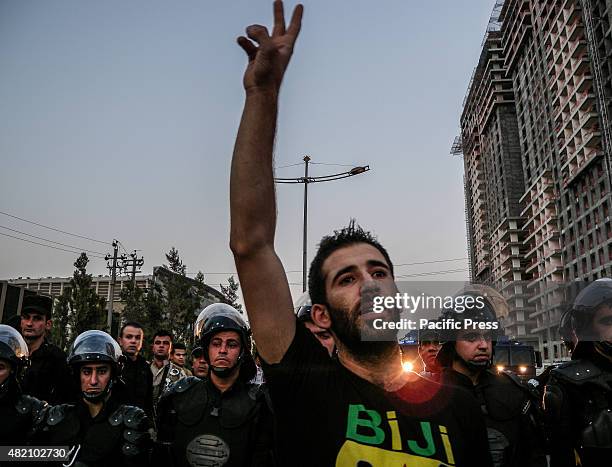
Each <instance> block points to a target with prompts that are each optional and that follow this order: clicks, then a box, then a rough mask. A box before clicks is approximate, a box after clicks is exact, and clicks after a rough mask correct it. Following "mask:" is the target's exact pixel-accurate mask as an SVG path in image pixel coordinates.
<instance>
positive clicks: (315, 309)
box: [310, 303, 331, 329]
mask: <svg viewBox="0 0 612 467" xmlns="http://www.w3.org/2000/svg"><path fill="white" fill-rule="evenodd" d="M310 319H312V322H313V323H314V324H316V325H317V326H319V327H320V328H322V329H330V328H331V317H330V316H329V311H328V309H327V307H326V306H325V305H321V304H320V303H316V304H314V305H312V309H311V310H310Z"/></svg>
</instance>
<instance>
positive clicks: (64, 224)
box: [0, 0, 494, 295]
mask: <svg viewBox="0 0 612 467" xmlns="http://www.w3.org/2000/svg"><path fill="white" fill-rule="evenodd" d="M493 3H494V2H493V1H492V0H469V1H468V0H463V1H459V2H457V1H451V0H446V1H438V2H423V1H416V0H386V1H385V2H375V1H372V0H370V1H363V0H352V1H350V2H349V1H346V0H345V1H339V0H306V1H304V6H305V13H304V19H303V26H302V32H301V35H300V37H299V39H298V44H297V46H296V50H295V53H294V56H293V59H292V62H291V64H290V66H289V70H288V71H287V75H286V77H285V80H284V83H283V89H282V91H281V103H280V113H279V126H278V135H277V142H276V149H275V166H276V167H278V169H277V170H276V175H277V177H300V176H301V175H302V173H303V166H301V165H294V164H300V162H301V161H302V158H303V157H304V155H309V156H310V157H311V158H312V162H313V163H316V165H311V169H310V174H311V175H312V176H317V175H327V174H331V173H337V172H343V171H345V170H348V169H350V167H352V166H357V165H369V166H370V168H371V170H370V171H369V172H367V173H365V174H363V175H359V176H355V177H351V178H348V179H345V180H340V181H334V182H329V183H320V184H312V185H310V186H309V197H308V205H309V212H308V217H309V221H308V222H309V225H308V227H309V228H308V258H309V260H310V259H312V257H313V255H314V252H315V248H316V245H317V243H318V241H319V240H320V238H321V237H322V236H323V235H325V234H328V233H330V232H331V231H333V230H334V229H337V228H340V227H342V226H344V225H346V224H348V222H349V220H350V219H351V218H355V219H357V221H358V223H359V224H361V225H362V226H363V227H364V228H366V229H368V230H372V231H373V232H374V233H375V234H376V235H377V236H378V238H379V240H380V242H381V243H382V244H383V245H384V246H385V247H386V248H387V250H388V251H389V253H390V255H391V258H392V260H393V261H394V263H396V264H402V265H403V266H398V267H397V270H396V274H397V275H404V276H407V277H406V278H405V280H407V279H408V278H413V277H414V278H426V279H439V280H446V281H448V280H464V279H467V277H468V273H467V272H466V271H460V272H455V273H442V274H435V275H432V276H412V275H413V274H421V273H427V272H434V273H439V272H441V271H455V270H458V269H461V270H466V269H467V259H465V258H466V246H467V245H466V233H465V214H464V198H463V182H462V180H463V163H462V160H461V159H460V158H457V157H452V156H450V155H449V149H450V146H451V144H452V142H453V139H454V137H455V135H457V134H458V133H459V117H460V114H461V110H462V102H463V98H464V96H465V93H466V90H467V86H468V83H469V79H470V76H471V74H472V70H473V68H474V66H475V65H476V62H477V59H478V56H479V54H480V49H481V42H482V38H483V35H484V31H485V29H486V25H487V22H488V19H489V16H490V13H491V8H492V6H493ZM381 4H382V5H381ZM294 5H295V2H292V1H291V2H286V6H285V8H286V11H290V10H291V9H292V8H293V6H294ZM271 20H272V2H271V1H267V0H266V1H264V0H224V1H211V0H182V1H180V2H168V1H161V0H146V1H145V0H132V1H130V2H125V1H120V0H104V1H96V2H94V1H89V2H83V1H80V0H54V1H52V2H49V1H44V0H37V1H28V2H24V1H21V0H2V1H1V2H0V69H1V70H2V71H1V73H0V278H1V279H9V278H17V277H32V278H38V277H47V276H64V277H67V276H70V275H71V274H72V271H73V269H74V267H73V262H74V260H75V259H76V257H77V256H78V253H75V252H78V251H82V250H83V249H87V250H90V253H89V254H90V256H91V262H90V264H89V268H88V270H89V272H91V273H93V274H95V275H98V274H105V273H107V269H106V262H105V261H104V260H103V259H102V258H101V257H102V256H104V254H106V253H111V252H112V248H111V246H110V242H111V241H112V239H113V238H116V239H118V240H120V242H121V245H122V248H124V249H125V250H123V249H122V250H121V251H120V253H123V252H124V251H125V252H128V253H130V252H132V250H134V249H137V250H139V251H138V254H139V255H142V256H144V260H145V264H144V267H143V273H145V274H150V273H151V272H152V268H153V266H157V265H161V264H163V263H164V262H165V257H164V253H165V252H167V251H168V250H169V249H170V248H171V247H173V246H174V247H176V248H177V249H178V250H179V252H180V255H181V257H182V259H183V261H184V263H185V264H186V265H187V268H188V273H189V274H195V273H197V272H198V271H199V270H201V271H203V272H204V274H205V280H206V282H207V283H209V284H211V285H213V286H215V287H218V285H219V283H225V282H226V280H227V277H228V276H229V275H231V274H232V273H233V272H234V271H235V268H234V263H233V258H232V255H231V252H230V250H229V247H228V239H229V168H230V160H231V155H232V149H233V144H234V139H235V136H236V131H237V128H238V122H239V119H240V114H241V111H242V105H243V102H244V92H243V88H242V75H243V72H244V69H245V65H246V58H245V56H244V53H243V51H242V50H241V49H240V47H238V46H237V45H236V42H235V40H236V37H237V36H239V35H241V34H243V32H244V29H245V27H246V26H248V25H249V24H254V23H259V24H264V25H267V26H270V25H271ZM331 164H337V165H331ZM286 166H291V167H286ZM277 198H278V225H277V235H276V249H277V251H278V254H279V256H280V258H281V259H282V260H283V263H284V265H285V269H286V270H288V271H296V272H289V273H288V278H289V282H290V284H292V291H293V292H294V295H295V294H298V295H299V292H300V291H301V272H300V270H301V262H302V251H301V249H302V216H303V212H302V209H303V185H278V186H277ZM7 214H9V215H11V216H16V217H20V218H22V219H26V220H28V221H31V222H35V223H38V224H41V225H44V226H48V227H53V228H55V229H57V230H62V231H64V232H69V233H72V234H76V235H80V236H81V237H87V238H80V237H76V236H71V235H67V234H66V233H61V232H58V231H55V230H50V229H47V228H44V227H41V226H37V225H34V224H32V223H28V222H24V221H22V220H19V219H16V218H15V217H10V216H8V215H7ZM10 229H12V230H10ZM26 234H28V235H29V236H27V235H26ZM8 235H10V236H12V237H9V236H8ZM13 237H19V238H22V239H26V240H30V241H31V242H38V243H43V244H46V245H51V246H55V247H56V248H63V249H66V250H70V252H67V251H63V250H59V249H53V248H49V247H44V246H40V245H36V244H34V243H28V242H25V241H23V240H18V239H16V238H13ZM35 237H39V238H38V239H37V238H35ZM42 239H44V240H42ZM92 239H93V240H98V242H96V241H93V240H92ZM46 240H51V241H53V242H57V243H49V242H48V241H46ZM100 241H102V242H105V243H100ZM60 243H61V244H64V245H60ZM458 258H463V259H461V260H459V261H445V262H436V263H427V262H431V261H440V260H447V259H453V260H455V259H458ZM406 263H427V264H407V265H405V264H406Z"/></svg>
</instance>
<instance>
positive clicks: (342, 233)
mask: <svg viewBox="0 0 612 467" xmlns="http://www.w3.org/2000/svg"><path fill="white" fill-rule="evenodd" d="M357 243H366V244H368V245H372V246H373V247H374V248H376V249H377V250H378V251H380V253H381V254H382V255H383V257H384V258H385V260H386V261H387V263H388V265H389V269H390V270H391V275H394V273H393V263H392V262H391V258H389V253H387V250H385V248H384V247H383V246H382V245H381V244H380V243H378V240H377V239H376V237H375V236H374V235H373V234H372V233H371V232H368V231H366V230H363V228H362V227H361V226H360V225H359V224H357V223H356V222H355V219H351V220H350V222H349V225H348V226H346V227H344V228H342V229H340V230H334V233H333V235H327V236H325V237H323V238H322V239H321V242H320V243H319V249H318V250H317V254H316V255H315V257H314V259H313V260H312V263H310V271H309V272H308V290H309V292H310V299H311V300H312V303H313V304H314V303H319V304H324V305H326V304H327V296H326V294H325V277H324V276H323V263H324V262H325V260H326V259H327V258H329V256H330V255H331V254H332V253H333V252H334V251H336V250H338V249H340V248H344V247H347V246H349V245H354V244H357Z"/></svg>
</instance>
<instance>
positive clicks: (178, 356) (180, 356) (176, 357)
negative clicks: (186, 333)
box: [172, 349, 185, 366]
mask: <svg viewBox="0 0 612 467" xmlns="http://www.w3.org/2000/svg"><path fill="white" fill-rule="evenodd" d="M172 361H173V362H174V363H176V364H177V365H178V366H185V349H174V353H173V354H172Z"/></svg>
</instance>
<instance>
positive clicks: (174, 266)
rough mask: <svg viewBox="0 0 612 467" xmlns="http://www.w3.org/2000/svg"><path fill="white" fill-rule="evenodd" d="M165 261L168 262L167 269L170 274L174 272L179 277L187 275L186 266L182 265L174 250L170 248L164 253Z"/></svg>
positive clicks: (176, 251) (177, 253)
mask: <svg viewBox="0 0 612 467" xmlns="http://www.w3.org/2000/svg"><path fill="white" fill-rule="evenodd" d="M166 261H168V269H170V270H171V271H172V272H176V273H177V274H180V275H181V276H184V275H186V274H187V266H185V265H184V264H183V262H182V261H181V258H180V256H179V252H178V250H177V249H176V248H174V247H172V248H170V251H169V252H168V253H166Z"/></svg>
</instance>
